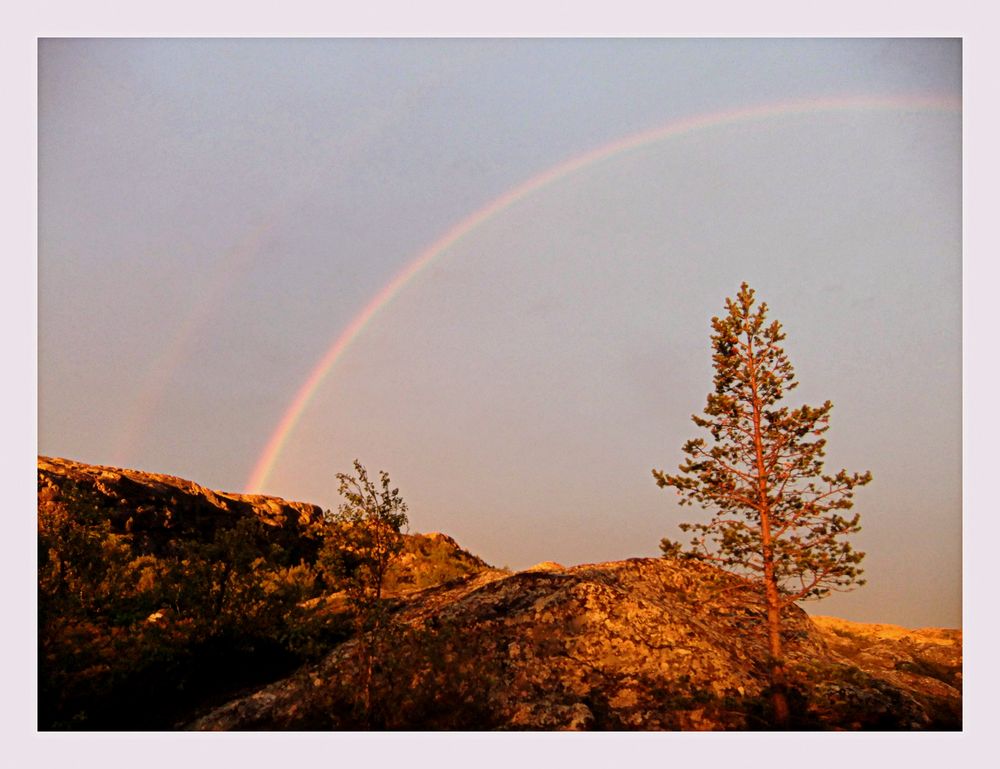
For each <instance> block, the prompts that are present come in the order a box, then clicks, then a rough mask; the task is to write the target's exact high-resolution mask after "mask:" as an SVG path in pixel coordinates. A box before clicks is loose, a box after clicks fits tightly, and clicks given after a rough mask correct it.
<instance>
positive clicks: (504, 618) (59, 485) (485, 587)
mask: <svg viewBox="0 0 1000 769" xmlns="http://www.w3.org/2000/svg"><path fill="white" fill-rule="evenodd" d="M38 500H39V511H38V512H39V536H40V545H43V547H42V548H41V549H40V566H39V579H40V601H39V615H40V632H39V650H40V654H39V660H40V671H39V673H40V681H41V682H42V684H41V686H40V711H41V713H42V715H40V723H41V724H42V726H41V728H59V729H65V728H143V729H158V728H171V727H185V728H189V729H197V730H222V729H258V730H263V729H267V730H273V729H365V728H387V729H545V730H549V729H616V730H618V729H642V730H658V729H671V730H678V729H682V730H694V729H758V728H768V726H769V724H770V720H769V715H768V714H769V698H768V685H769V684H768V675H767V662H768V652H767V639H766V631H765V615H766V612H765V609H764V606H763V603H762V600H761V597H760V595H759V590H758V589H757V587H756V586H755V585H753V584H752V583H750V582H748V581H746V580H743V579H741V578H738V577H736V576H733V575H730V574H726V573H724V572H721V571H719V570H717V569H715V568H713V567H711V566H709V565H707V564H702V563H698V562H692V561H686V560H667V559H652V558H636V559H629V560H625V561H615V562H611V563H600V564H586V565H580V566H572V567H564V566H562V565H560V564H558V563H554V562H550V561H546V562H543V563H539V564H537V565H536V566H534V567H532V568H530V569H527V570H525V571H521V572H517V573H511V572H510V571H507V570H500V569H495V568H493V567H491V566H490V565H489V564H487V563H485V562H484V561H483V560H482V559H480V558H477V557H476V556H475V555H473V554H471V553H469V552H467V551H465V550H463V549H462V548H461V547H460V546H459V545H458V543H456V542H455V541H454V540H453V539H451V538H450V537H448V536H447V535H444V534H440V533H432V534H412V535H408V536H407V537H406V539H405V547H404V550H403V552H402V553H401V554H400V556H399V557H398V558H397V561H396V563H395V565H394V566H393V568H392V570H391V572H390V573H389V574H388V575H387V579H386V585H385V588H386V590H385V591H384V592H383V595H386V596H388V601H387V605H388V607H389V614H388V619H384V618H383V619H380V620H379V623H380V624H378V626H377V629H376V630H375V631H374V632H371V633H367V634H364V635H360V636H359V635H357V634H356V632H355V630H354V628H355V625H354V624H353V623H352V622H351V621H349V618H348V615H347V613H346V608H347V602H346V600H345V597H344V595H343V594H338V593H331V592H330V588H328V587H326V586H325V583H324V581H323V580H324V578H323V576H322V568H321V566H320V564H319V563H318V561H317V553H318V552H319V551H320V548H321V547H322V544H323V528H324V524H323V511H322V509H321V508H320V507H319V506H317V505H312V504H306V503H300V502H289V501H286V500H282V499H278V498H275V497H266V496H256V495H243V494H229V493H223V492H218V491H213V490H211V489H206V488H203V487H201V486H199V485H198V484H195V483H192V482H190V481H187V480H184V479H181V478H175V477H173V476H168V475H160V474H155V473H144V472H139V471H135V470H127V469H121V468H108V467H97V466H92V465H86V464H83V463H79V462H73V461H70V460H65V459H52V458H47V457H39V460H38ZM241 521H242V522H243V523H241ZM248 523H250V524H252V525H248ZM43 556H44V557H43ZM783 632H784V636H785V644H786V650H787V657H788V663H789V673H790V679H791V680H790V683H791V691H790V692H789V700H790V703H791V705H792V711H793V724H792V726H793V727H794V728H800V729H956V728H961V664H962V658H961V632H960V631H957V630H936V629H924V630H916V631H911V630H906V629H904V628H898V627H894V626H888V625H862V624H859V623H850V622H846V621H844V620H837V619H833V618H826V617H817V618H814V619H810V617H809V616H808V615H807V614H806V613H805V612H803V611H802V610H801V609H799V608H797V607H791V608H789V609H787V610H786V613H785V616H784V628H783ZM209 679H211V680H209ZM144 698H145V699H144ZM147 700H149V701H147ZM154 700H155V702H154ZM157 702H158V703H159V708H157V707H155V706H156V705H157ZM140 716H141V718H140Z"/></svg>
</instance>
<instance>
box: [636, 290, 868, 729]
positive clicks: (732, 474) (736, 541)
mask: <svg viewBox="0 0 1000 769" xmlns="http://www.w3.org/2000/svg"><path fill="white" fill-rule="evenodd" d="M755 305H756V302H755V299H754V291H753V290H752V289H751V288H750V287H749V286H748V285H747V284H746V283H743V284H742V286H741V287H740V291H739V294H737V296H736V299H735V300H734V299H727V300H726V311H727V312H726V315H725V316H723V317H722V318H712V329H713V334H712V337H711V339H712V349H713V350H714V355H713V356H712V362H713V365H714V367H715V376H714V384H715V390H714V392H712V393H710V394H709V396H708V402H707V404H706V406H705V410H704V416H698V415H694V416H693V417H692V419H693V420H694V422H695V424H696V425H698V427H701V428H703V429H704V430H706V431H707V432H708V435H709V439H706V438H695V439H694V440H690V441H688V442H687V443H685V444H684V447H683V450H684V453H685V454H687V459H686V460H685V462H684V463H683V464H681V465H680V467H679V469H680V473H679V474H677V475H668V474H665V473H663V472H662V471H660V470H654V471H653V476H654V478H655V479H656V483H657V485H659V486H660V487H661V488H662V487H666V486H671V487H673V488H675V489H676V490H677V493H678V495H679V496H680V498H681V499H680V503H681V504H682V505H685V504H687V505H690V504H693V503H695V502H697V503H698V504H699V505H700V506H701V507H703V508H705V509H708V510H712V511H713V516H712V518H711V520H709V521H708V522H707V523H685V524H681V527H680V528H681V530H683V531H685V532H693V534H694V536H693V538H692V540H691V544H690V549H688V550H685V549H684V548H683V547H682V546H681V545H680V544H679V543H677V542H673V541H671V540H669V539H664V540H663V541H662V543H661V545H660V548H661V550H663V554H664V557H689V558H698V559H702V560H705V561H707V562H710V563H714V564H717V565H718V566H720V567H722V568H724V569H727V570H729V571H734V572H736V573H740V574H743V575H745V576H748V577H750V578H752V579H754V580H756V581H759V582H760V583H761V586H762V590H763V594H764V600H765V605H766V607H767V628H768V642H769V651H770V678H771V690H772V705H773V709H774V719H775V723H776V725H778V726H786V725H787V724H788V719H789V711H788V700H787V696H786V690H787V680H786V679H787V676H786V671H785V665H784V661H783V653H782V638H781V611H782V609H784V608H785V607H787V606H790V605H791V604H793V603H795V602H796V601H802V600H806V599H816V598H823V597H825V596H826V595H828V594H829V593H830V592H831V591H845V590H850V589H851V588H852V587H854V586H860V585H863V584H864V580H862V579H861V578H860V575H861V573H862V570H861V568H860V567H859V564H860V562H861V560H862V558H863V557H864V553H861V552H858V551H856V550H854V549H853V548H852V547H851V545H850V543H849V542H848V541H846V537H847V536H848V535H851V534H854V533H856V532H858V531H860V529H861V526H860V523H859V521H860V517H859V516H858V514H856V513H855V514H853V515H851V514H848V511H849V510H850V508H851V507H852V505H853V496H854V489H855V488H856V487H858V486H863V485H865V484H866V483H868V482H869V481H871V477H872V476H871V473H870V472H865V473H848V472H847V471H846V470H841V471H839V472H837V473H835V474H827V473H824V472H823V456H824V452H825V447H826V440H825V438H824V437H823V434H824V433H825V432H826V431H827V429H828V427H829V419H830V411H831V409H832V408H833V404H832V403H830V401H827V402H825V403H824V404H823V405H822V406H819V407H815V408H814V407H811V406H800V407H798V408H789V407H787V406H783V405H781V401H782V398H783V397H784V395H785V392H786V391H788V390H792V389H793V388H794V387H795V386H796V384H797V382H795V374H794V371H793V369H792V364H791V363H790V362H789V360H788V356H787V355H786V354H785V351H784V350H783V349H782V347H781V342H782V340H783V339H784V338H785V334H784V332H783V331H782V329H781V324H780V323H778V322H777V321H772V322H770V323H766V319H767V305H766V304H764V303H761V304H760V305H756V306H755Z"/></svg>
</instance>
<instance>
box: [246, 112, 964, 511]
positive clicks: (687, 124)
mask: <svg viewBox="0 0 1000 769" xmlns="http://www.w3.org/2000/svg"><path fill="white" fill-rule="evenodd" d="M864 110H876V111H920V112H925V111H929V112H955V113H959V112H961V101H960V100H959V99H957V98H954V97H947V96H890V97H884V96H851V97H843V98H827V99H818V100H817V99H811V100H808V101H793V102H781V103H777V104H767V105H761V106H756V107H749V108H744V109H736V110H727V111H723V112H713V113H708V114H703V115H697V116H694V117H689V118H684V119H681V120H677V121H674V122H671V123H668V124H666V125H664V126H660V127H658V128H653V129H650V130H647V131H642V132H640V133H637V134H633V135H631V136H627V137H625V138H624V139H619V140H617V141H615V142H612V143H611V144H607V145H604V146H601V147H598V148H597V149H593V150H590V151H589V152H586V153H584V154H582V155H578V156H576V157H573V158H571V159H569V160H566V161H564V162H562V163H559V164H558V165H556V166H553V167H552V168H550V169H548V170H547V171H543V172H542V173H540V174H538V175H537V176H533V177H531V178H530V179H528V180H527V181H525V182H523V183H522V184H520V185H518V186H517V187H514V188H513V189H511V190H509V191H508V192H506V193H504V194H503V195H501V196H500V197H499V198H497V199H495V200H494V201H492V202H491V203H489V204H487V205H486V206H484V207H482V208H480V209H479V210H478V211H475V212H474V213H472V214H470V215H469V216H467V217H466V218H465V219H463V220H462V221H460V222H458V223H457V224H456V225H455V226H454V227H452V228H451V229H449V230H448V231H447V232H445V233H444V234H443V235H442V236H441V237H440V238H438V239H437V240H436V241H434V242H433V243H431V244H430V245H429V246H427V247H426V248H425V249H424V250H423V251H421V252H420V253H419V254H417V256H416V257H415V258H414V259H413V260H411V261H410V262H409V263H408V264H406V265H405V266H404V267H403V268H402V269H401V270H400V271H399V272H398V273H397V274H396V275H395V276H394V277H393V278H392V280H390V281H389V282H388V283H387V284H386V285H385V286H383V287H382V289H381V290H380V291H379V292H378V293H377V294H375V296H373V297H372V298H371V300H370V301H369V302H368V304H367V305H365V307H364V309H362V310H361V312H360V313H358V315H356V316H355V317H354V319H353V320H352V321H351V322H350V323H349V324H348V325H347V327H346V328H344V330H343V331H341V332H340V334H339V335H338V336H337V337H336V339H334V340H333V343H332V344H331V345H330V347H329V348H328V349H327V350H326V352H325V353H324V354H323V357H322V358H320V360H319V361H318V362H317V363H316V364H315V365H314V366H313V368H312V370H311V371H310V373H309V376H308V377H306V380H305V381H304V382H303V383H302V385H301V386H300V387H299V389H298V391H297V392H296V393H295V397H294V398H292V401H291V403H290V404H289V405H288V407H287V408H286V409H285V412H284V414H283V415H282V417H281V420H280V421H279V422H278V425H277V426H276V427H275V429H274V431H273V432H272V434H271V437H270V438H269V440H268V442H267V445H266V446H265V447H264V450H263V452H262V453H261V455H260V457H259V458H258V459H257V462H256V463H255V465H254V468H253V471H252V472H251V473H250V477H249V478H248V479H247V482H246V484H245V487H246V490H247V492H248V493H250V492H255V491H258V490H260V489H262V488H263V486H264V484H265V483H266V482H267V479H268V476H269V475H270V474H271V472H272V471H273V470H274V466H275V464H276V463H277V461H278V458H279V457H280V455H281V451H282V449H283V448H284V446H285V445H286V443H287V442H288V439H289V437H290V436H291V434H292V432H293V431H294V430H295V426H296V425H297V424H298V422H299V419H301V417H302V414H303V413H304V412H305V410H306V408H307V407H308V406H309V403H310V401H311V400H312V398H313V396H314V395H315V394H316V391H317V390H318V389H319V387H320V385H322V384H323V380H324V379H325V378H326V377H327V375H328V374H329V373H330V371H331V370H332V369H333V367H334V365H336V363H337V361H338V360H339V359H340V357H341V356H342V355H343V354H344V353H345V352H346V351H347V350H348V349H349V348H350V346H351V345H352V344H353V343H354V342H355V340H357V338H358V337H359V336H360V335H361V332H362V331H364V329H365V326H367V325H368V323H369V322H370V321H371V320H372V319H373V318H374V317H375V316H376V315H377V314H378V313H379V312H381V311H382V310H383V309H384V308H385V307H386V306H387V305H388V304H389V303H390V302H391V301H392V300H393V298H394V297H395V296H396V295H397V294H398V293H399V292H400V291H401V290H402V289H403V287H404V286H406V285H407V284H408V283H409V282H410V281H411V280H413V279H414V278H415V277H416V276H417V275H418V274H419V273H420V271H421V270H423V269H424V267H426V266H427V265H428V264H430V263H431V262H432V261H434V260H435V259H437V258H438V257H439V256H441V255H442V254H444V253H445V252H447V251H448V249H450V248H451V247H452V246H454V245H455V244H456V243H457V242H458V241H460V240H461V239H462V238H464V237H465V236H466V235H468V234H469V233H470V232H472V231H473V230H475V229H477V228H478V227H480V226H481V225H482V224H484V223H485V222H487V221H489V220H490V219H492V218H493V217H495V216H497V215H499V214H501V213H503V211H505V210H506V209H508V208H510V206H512V205H514V204H515V203H517V202H518V201H520V200H523V199H524V198H526V197H528V196H529V195H532V194H533V193H535V192H538V191H539V190H541V189H543V188H544V187H547V186H548V185H550V184H552V183H554V182H556V181H559V180H560V179H563V178H565V177H567V176H569V175H570V174H573V173H575V172H577V171H579V170H581V169H583V168H586V167H588V166H591V165H593V164H595V163H599V162H601V161H603V160H607V159H608V158H611V157H614V156H616V155H619V154H621V153H623V152H628V151H630V150H634V149H638V148H640V147H644V146H646V145H649V144H654V143H656V142H660V141H664V140H666V139H671V138H674V137H676V136H681V135H683V134H690V133H693V132H695V131H700V130H702V129H706V128H715V127H721V126H726V125H732V124H735V123H745V122H750V121H757V120H767V119H772V118H775V117H785V116H790V115H798V114H813V113H822V112H840V111H864Z"/></svg>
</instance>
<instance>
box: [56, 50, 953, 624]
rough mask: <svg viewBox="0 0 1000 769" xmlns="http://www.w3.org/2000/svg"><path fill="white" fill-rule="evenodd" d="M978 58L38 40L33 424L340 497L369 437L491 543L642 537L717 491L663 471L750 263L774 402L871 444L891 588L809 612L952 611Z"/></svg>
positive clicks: (906, 614)
mask: <svg viewBox="0 0 1000 769" xmlns="http://www.w3.org/2000/svg"><path fill="white" fill-rule="evenodd" d="M961 62H962V48H961V43H960V42H958V41H957V40H954V39H951V40H948V39H944V40H942V39H926V38H925V39H912V40H907V39H892V40H883V39H850V40H845V39H802V40H784V39H757V40H741V39H715V40H700V39H632V40H602V39H578V40H574V39H559V40H543V39H534V40H528V39H523V40H516V39H506V40H505V39H480V40H467V39H451V40H449V39H434V40H432V39H392V40H390V39H382V40H378V39H375V40H365V39H353V40H351V39H339V40H337V39H334V40H307V39H301V40H249V39H245V40H239V39H237V40H224V39H206V40H184V39H171V40H166V39H134V40H114V39H79V40H75V39H44V40H42V41H40V43H39V48H38V66H39V74H38V77H39V90H38V154H39V165H38V451H39V453H42V454H46V455H54V456H63V457H68V458H72V459H76V460H80V461H84V462H91V463H95V464H110V465H115V466H125V467H134V468H139V469H142V470H148V471H152V472H163V473H169V474H174V475H179V476H182V477H185V478H189V479H191V480H194V481H196V482H198V483H200V484H202V485H204V486H207V487H210V488H216V489H221V490H228V491H245V490H246V491H255V492H261V493H268V494H276V495H279V496H282V497H285V498H288V499H295V500H303V501H310V502H315V503H317V504H320V505H322V506H323V507H324V508H335V507H336V506H337V504H338V499H337V494H336V488H337V482H336V477H335V476H336V473H337V472H341V471H347V470H349V469H350V468H351V462H352V460H353V459H354V458H358V459H359V460H361V462H362V463H364V464H365V465H366V466H367V467H368V468H369V470H371V471H375V470H377V469H385V470H387V471H388V472H389V474H390V476H391V477H392V480H393V482H394V484H395V485H398V486H399V488H400V492H401V494H402V496H403V497H404V499H406V501H407V502H408V504H409V508H410V509H409V516H410V527H411V530H413V531H443V532H446V533H447V534H449V535H451V536H453V537H455V538H456V539H457V540H458V542H459V543H460V544H461V545H463V546H464V547H466V548H467V549H469V550H471V551H472V552H474V553H476V554H477V555H479V556H481V557H483V558H484V559H486V560H487V561H489V562H490V563H492V564H495V565H497V566H508V567H511V568H518V569H519V568H526V567H528V566H531V565H532V564H534V563H537V562H540V561H557V562H560V563H563V564H566V565H570V564H576V563H586V562H596V561H607V560H617V559H622V558H627V557H633V556H655V555H657V554H658V548H657V545H658V542H659V540H660V538H661V537H663V536H669V537H671V538H677V537H678V535H679V532H678V530H677V524H678V523H679V522H681V521H685V520H697V519H698V517H699V516H702V517H707V515H708V514H707V513H705V512H703V511H699V510H697V509H691V508H684V509H681V508H679V507H678V506H677V504H676V498H675V497H674V495H673V494H672V493H671V492H669V491H665V490H661V489H658V488H657V487H656V485H655V482H654V481H653V478H652V474H651V470H652V469H653V468H658V469H665V470H668V471H672V470H673V469H674V468H676V466H677V465H678V464H679V463H680V462H681V461H682V460H683V454H682V452H681V446H682V445H683V443H684V441H685V440H687V439H688V438H692V437H695V436H696V435H697V434H698V432H697V428H696V427H695V426H694V425H693V423H692V422H691V420H690V415H691V414H692V413H696V412H700V411H701V409H702V408H703V406H704V403H705V396H706V394H707V393H708V391H709V390H710V388H711V377H712V369H711V360H710V355H711V353H710V347H709V334H710V319H711V317H712V316H713V315H716V314H720V313H721V312H722V311H723V305H724V301H725V298H726V297H727V296H732V295H733V294H734V293H735V292H736V291H737V290H738V288H739V285H740V283H741V282H742V281H744V280H746V281H748V282H749V283H750V284H751V285H752V286H753V287H754V288H755V289H756V290H757V291H758V295H759V296H760V298H761V299H762V300H764V301H766V302H767V303H768V305H769V306H770V308H771V311H772V317H774V318H776V319H778V320H780V321H781V322H782V323H783V324H784V326H785V329H786V331H787V333H788V339H787V341H786V349H787V351H788V353H789V355H790V358H791V360H792V362H793V364H794V365H795V367H796V371H797V374H798V378H799V381H800V385H799V387H798V389H796V390H795V391H794V392H793V393H792V394H791V395H790V396H789V401H790V402H792V404H793V405H798V404H799V403H802V402H805V403H810V404H818V403H821V402H823V401H824V400H826V399H830V400H832V401H833V403H834V404H835V405H834V410H833V415H832V428H831V430H830V432H829V435H828V437H829V450H828V455H827V467H828V469H831V470H837V469H840V468H841V467H845V468H847V469H848V470H852V471H854V470H856V471H863V470H869V469H870V470H871V471H872V473H873V475H874V481H873V482H872V484H871V485H869V486H867V487H865V488H863V489H861V490H860V491H859V492H858V495H857V507H856V509H857V511H858V512H860V514H861V516H862V524H863V526H864V530H863V532H862V533H861V534H860V535H858V536H857V537H856V539H855V542H856V545H857V547H858V548H860V549H862V550H864V551H866V552H867V553H868V556H867V559H866V561H865V567H866V570H867V573H866V577H867V579H868V585H866V586H865V587H864V588H862V589H860V590H858V591H855V592H853V593H849V594H844V595H837V596H834V597H833V598H830V599H828V600H826V601H823V602H822V603H815V604H807V605H806V606H805V608H807V610H809V611H811V612H814V613H821V614H833V615H837V616H841V617H845V618H847V619H855V620H861V621H880V622H893V623H898V624H903V625H909V626H921V625H944V626H951V627H956V626H960V625H961V620H962V615H961V609H962V604H961V576H962V563H961V546H962V475H961V471H962V464H961V459H962V458H961V449H962V333H961V332H962V326H961V323H962V208H961V206H962V176H961V173H962V117H961V111H960V107H959V106H958V105H959V104H960V102H961V97H962V92H961V81H962V65H961ZM345 334H346V336H345ZM338 342H341V343H342V344H340V345H339V346H338V344H337V343H338ZM331 351H333V352H335V353H336V354H335V355H333V357H332V358H331V355H330V353H331ZM324 362H325V363H328V364H329V365H327V366H325V367H321V364H323V363H324ZM304 388H305V389H304ZM303 395H305V396H307V397H305V399H304V400H303V398H302V397H299V400H298V401H296V398H297V396H303ZM296 403H298V405H299V406H300V407H301V408H300V409H299V410H298V411H297V412H295V413H292V412H293V410H294V408H295V407H296ZM292 417H295V418H294V419H292ZM283 427H284V428H286V429H284V431H282V428H283ZM269 447H270V448H272V449H273V448H276V447H277V448H278V449H279V450H276V451H273V452H272V453H271V454H270V455H269V453H268V449H269ZM264 460H267V461H266V462H264Z"/></svg>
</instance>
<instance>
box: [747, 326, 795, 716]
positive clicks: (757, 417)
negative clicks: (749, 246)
mask: <svg viewBox="0 0 1000 769" xmlns="http://www.w3.org/2000/svg"><path fill="white" fill-rule="evenodd" d="M747 364H748V368H749V373H750V391H751V394H752V403H751V407H752V409H753V443H754V454H755V457H754V458H755V460H756V462H755V464H756V466H757V493H758V495H759V498H758V505H759V507H758V508H757V512H758V513H759V514H760V543H761V556H762V560H763V566H764V599H765V601H766V604H767V640H768V652H769V656H770V659H769V660H768V670H769V673H770V679H771V704H772V707H773V708H774V725H775V726H777V727H778V728H779V729H785V728H787V727H788V716H789V713H788V698H787V696H786V690H787V681H786V678H785V661H784V655H783V654H782V651H781V596H780V595H779V594H778V581H777V579H776V578H775V575H774V543H773V541H772V539H771V506H770V502H769V501H768V492H769V491H770V484H769V483H768V473H767V468H766V467H765V466H764V442H763V436H762V434H761V408H762V406H761V401H760V395H759V394H758V392H757V362H756V360H754V355H753V338H752V336H751V335H749V334H748V335H747Z"/></svg>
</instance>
